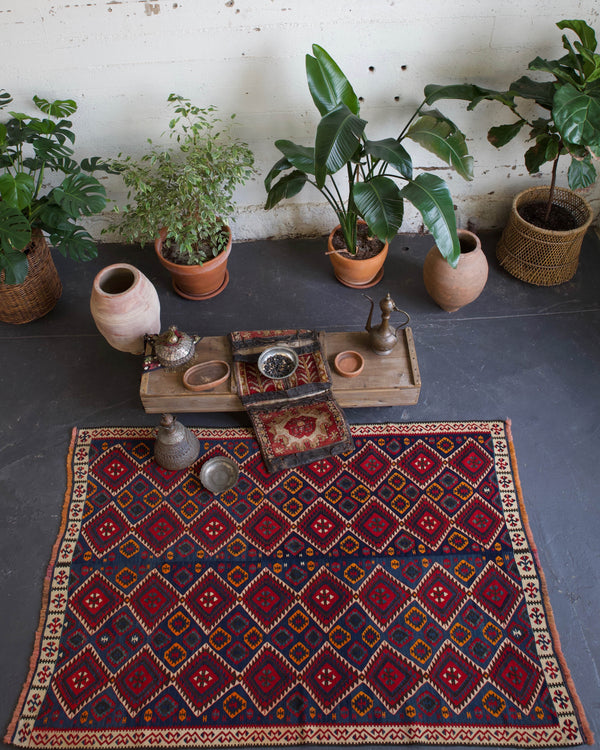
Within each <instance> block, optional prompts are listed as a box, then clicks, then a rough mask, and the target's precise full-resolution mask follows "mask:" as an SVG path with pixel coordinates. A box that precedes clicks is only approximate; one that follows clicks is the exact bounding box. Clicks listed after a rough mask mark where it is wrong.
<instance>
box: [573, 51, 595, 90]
mask: <svg viewBox="0 0 600 750" xmlns="http://www.w3.org/2000/svg"><path fill="white" fill-rule="evenodd" d="M575 47H577V51H578V52H579V54H580V55H581V57H582V58H583V72H584V74H585V81H586V87H587V86H588V85H589V84H590V83H592V81H597V80H598V79H599V78H600V55H599V54H597V53H596V52H590V51H589V50H587V49H585V47H582V46H581V44H579V42H575ZM587 93H590V91H589V90H587Z"/></svg>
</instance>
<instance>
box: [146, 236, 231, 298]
mask: <svg viewBox="0 0 600 750" xmlns="http://www.w3.org/2000/svg"><path fill="white" fill-rule="evenodd" d="M226 229H227V233H228V235H229V240H228V242H227V247H226V248H225V250H223V252H221V253H219V255H217V257H216V258H211V260H207V261H205V262H204V263H202V264H199V265H196V266H184V265H180V264H179V263H172V262H171V261H170V260H167V259H166V258H165V257H164V256H163V254H162V247H163V243H164V241H165V238H166V236H167V230H166V229H162V230H161V232H160V235H159V237H157V238H156V240H155V242H154V249H155V251H156V255H157V257H158V260H159V261H160V263H161V265H162V266H164V267H165V268H166V269H167V270H168V271H169V273H170V274H171V281H172V284H173V289H174V290H175V291H176V292H177V294H179V295H180V296H181V297H185V298H186V299H193V300H202V299H210V298H211V297H215V296H216V295H217V294H220V293H221V292H222V291H223V289H225V287H226V286H227V284H228V283H229V272H228V270H227V259H228V258H229V253H230V252H231V229H230V228H229V227H226Z"/></svg>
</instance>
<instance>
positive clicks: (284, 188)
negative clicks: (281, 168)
mask: <svg viewBox="0 0 600 750" xmlns="http://www.w3.org/2000/svg"><path fill="white" fill-rule="evenodd" d="M306 181H307V177H306V175H305V174H304V172H298V171H296V170H294V171H293V172H290V174H286V175H284V176H283V177H282V178H281V179H280V180H279V181H278V182H276V183H275V184H274V185H272V186H271V189H270V190H269V194H268V196H267V202H266V203H265V209H267V210H269V209H270V208H273V206H276V205H277V204H278V203H279V201H280V200H283V198H293V197H294V195H297V194H298V193H299V192H300V191H301V190H302V188H303V187H304V185H305V184H306Z"/></svg>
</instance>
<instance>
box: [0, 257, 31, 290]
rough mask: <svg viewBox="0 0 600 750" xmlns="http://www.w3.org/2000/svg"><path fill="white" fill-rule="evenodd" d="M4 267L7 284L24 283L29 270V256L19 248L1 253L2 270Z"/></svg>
mask: <svg viewBox="0 0 600 750" xmlns="http://www.w3.org/2000/svg"><path fill="white" fill-rule="evenodd" d="M2 269H4V282H5V283H6V284H22V283H23V282H24V281H25V279H26V278H27V272H28V271H29V262H28V260H27V256H26V255H25V253H20V252H19V251H18V250H8V251H7V252H2V253H0V270H2Z"/></svg>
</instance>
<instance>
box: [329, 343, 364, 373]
mask: <svg viewBox="0 0 600 750" xmlns="http://www.w3.org/2000/svg"><path fill="white" fill-rule="evenodd" d="M333 366H334V367H335V370H336V372H337V373H338V375H341V376H342V377H343V378H355V377H356V376H357V375H360V373H361V372H362V371H363V367H364V366H365V360H364V358H363V356H362V354H359V353H358V352H354V351H352V350H351V349H347V350H346V351H344V352H340V353H339V354H338V355H337V357H336V358H335V359H334V361H333Z"/></svg>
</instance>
